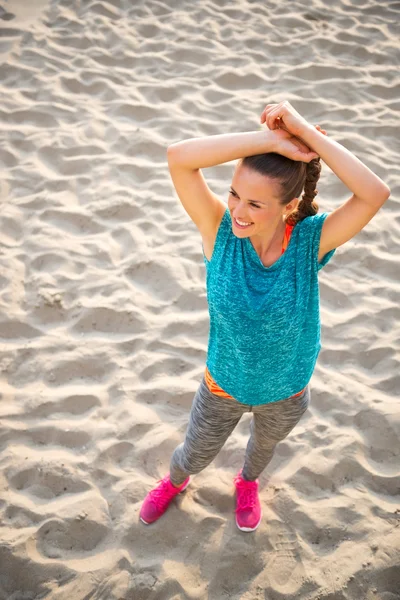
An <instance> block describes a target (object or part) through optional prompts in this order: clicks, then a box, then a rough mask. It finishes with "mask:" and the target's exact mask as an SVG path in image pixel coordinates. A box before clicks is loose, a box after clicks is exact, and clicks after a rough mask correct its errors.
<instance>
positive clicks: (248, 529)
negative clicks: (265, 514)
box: [236, 515, 262, 531]
mask: <svg viewBox="0 0 400 600" xmlns="http://www.w3.org/2000/svg"><path fill="white" fill-rule="evenodd" d="M261 521H262V515H261V517H260V520H259V521H258V523H257V525H256V526H255V527H240V526H239V524H238V522H237V521H236V525H237V526H238V529H240V531H255V530H256V529H257V527H258V526H259V524H260V523H261Z"/></svg>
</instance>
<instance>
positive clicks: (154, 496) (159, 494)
mask: <svg viewBox="0 0 400 600" xmlns="http://www.w3.org/2000/svg"><path fill="white" fill-rule="evenodd" d="M157 483H161V485H160V486H159V487H157V488H156V489H155V490H152V491H151V492H150V498H151V500H152V501H153V502H154V504H156V506H159V507H160V508H163V507H164V506H165V504H166V503H167V502H168V500H170V498H171V496H173V494H171V491H172V490H171V489H170V486H169V485H168V481H167V480H165V479H160V480H159V481H158V482H157Z"/></svg>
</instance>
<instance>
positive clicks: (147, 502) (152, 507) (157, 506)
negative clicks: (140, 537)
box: [139, 473, 190, 525]
mask: <svg viewBox="0 0 400 600" xmlns="http://www.w3.org/2000/svg"><path fill="white" fill-rule="evenodd" d="M189 481H190V477H188V478H187V479H186V480H185V481H184V482H183V483H182V485H181V486H179V487H178V488H177V487H175V486H174V485H172V483H171V481H170V479H169V473H168V475H166V476H165V477H164V479H160V480H159V482H158V483H159V484H160V485H158V486H157V487H156V488H154V490H151V492H149V493H148V494H147V496H146V498H145V499H144V502H143V504H142V508H141V509H140V514H139V516H140V520H141V521H143V523H146V525H149V524H150V523H153V522H154V521H157V519H159V518H160V517H161V515H163V514H164V513H165V511H166V510H167V508H168V506H169V504H170V502H171V500H172V499H173V498H175V496H177V495H178V494H180V493H181V492H183V490H184V489H185V488H187V486H188V485H189Z"/></svg>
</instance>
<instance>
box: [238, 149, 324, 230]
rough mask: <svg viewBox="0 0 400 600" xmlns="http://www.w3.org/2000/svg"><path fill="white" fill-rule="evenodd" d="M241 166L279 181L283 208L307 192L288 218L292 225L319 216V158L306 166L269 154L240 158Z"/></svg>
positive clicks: (284, 157)
mask: <svg viewBox="0 0 400 600" xmlns="http://www.w3.org/2000/svg"><path fill="white" fill-rule="evenodd" d="M240 164H241V165H243V166H244V167H248V168H249V169H253V171H256V172H257V173H260V174H261V175H267V176H268V177H270V178H271V179H275V180H277V182H278V183H279V184H280V191H281V201H280V203H281V204H282V206H285V205H286V204H289V202H290V201H291V200H293V198H299V197H300V194H301V193H302V192H303V190H304V192H303V195H302V197H301V199H300V202H299V203H298V206H297V208H296V209H295V210H294V211H293V212H291V213H290V214H289V215H288V216H287V218H286V222H287V223H288V224H289V225H295V224H296V223H298V222H299V221H302V220H303V219H305V218H306V217H310V216H312V215H316V214H317V212H318V209H319V206H318V204H317V203H316V202H314V198H315V196H316V195H317V194H318V191H317V189H316V186H317V182H318V179H319V176H320V173H321V160H320V158H314V159H313V160H311V161H310V162H308V163H305V162H302V161H297V160H291V159H290V158H287V157H286V156H282V154H277V153H275V152H268V153H267V154H255V155H253V156H246V157H245V158H242V159H241V161H240Z"/></svg>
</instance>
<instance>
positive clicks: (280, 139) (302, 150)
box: [268, 125, 327, 162]
mask: <svg viewBox="0 0 400 600" xmlns="http://www.w3.org/2000/svg"><path fill="white" fill-rule="evenodd" d="M315 128H316V129H317V130H318V131H319V132H320V133H322V134H323V135H327V133H326V131H325V129H322V128H321V127H320V126H319V125H316V126H315ZM268 133H269V134H271V138H272V139H273V145H274V151H275V152H277V153H278V154H282V155H283V156H286V157H287V158H290V159H291V160H298V161H302V162H310V161H311V160H313V159H315V158H318V154H317V153H316V152H313V150H312V149H311V148H309V147H308V146H307V145H306V144H305V143H304V142H303V141H302V140H300V139H299V138H297V137H295V136H293V135H292V134H291V133H289V132H288V131H286V130H285V129H273V130H270V131H269V132H268Z"/></svg>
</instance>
